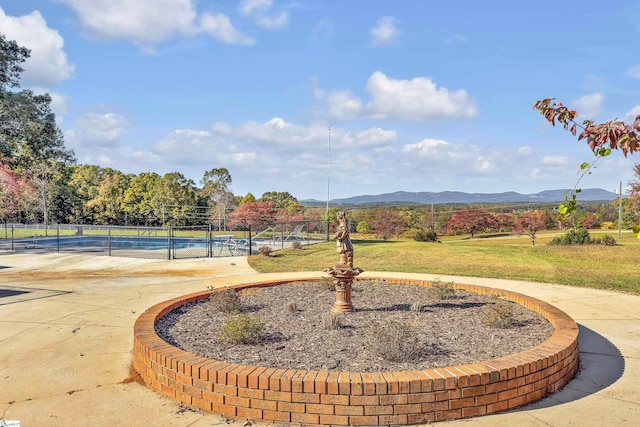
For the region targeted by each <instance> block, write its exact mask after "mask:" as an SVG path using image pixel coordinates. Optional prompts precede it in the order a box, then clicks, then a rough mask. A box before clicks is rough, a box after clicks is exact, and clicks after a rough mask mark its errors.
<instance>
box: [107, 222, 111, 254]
mask: <svg viewBox="0 0 640 427" xmlns="http://www.w3.org/2000/svg"><path fill="white" fill-rule="evenodd" d="M107 235H108V236H109V237H108V242H109V256H111V227H109V228H107Z"/></svg>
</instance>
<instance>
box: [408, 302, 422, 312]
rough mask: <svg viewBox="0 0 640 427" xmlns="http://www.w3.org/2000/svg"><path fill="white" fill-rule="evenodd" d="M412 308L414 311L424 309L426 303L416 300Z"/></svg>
mask: <svg viewBox="0 0 640 427" xmlns="http://www.w3.org/2000/svg"><path fill="white" fill-rule="evenodd" d="M410 310H411V311H414V312H421V311H422V310H424V305H423V304H422V303H421V302H418V301H415V302H414V303H413V304H411V307H410Z"/></svg>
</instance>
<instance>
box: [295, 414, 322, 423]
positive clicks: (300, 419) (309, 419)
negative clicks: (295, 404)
mask: <svg viewBox="0 0 640 427" xmlns="http://www.w3.org/2000/svg"><path fill="white" fill-rule="evenodd" d="M291 422H292V423H300V424H318V423H319V422H320V415H316V414H299V413H292V414H291Z"/></svg>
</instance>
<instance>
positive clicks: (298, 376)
mask: <svg viewBox="0 0 640 427" xmlns="http://www.w3.org/2000/svg"><path fill="white" fill-rule="evenodd" d="M305 375H307V371H301V370H299V371H296V373H295V374H294V375H293V378H291V391H292V392H294V393H302V391H303V390H304V387H303V383H302V382H303V380H304V377H305Z"/></svg>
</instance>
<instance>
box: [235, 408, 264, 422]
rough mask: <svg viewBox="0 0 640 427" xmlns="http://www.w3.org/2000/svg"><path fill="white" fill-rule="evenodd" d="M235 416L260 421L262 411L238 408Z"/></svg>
mask: <svg viewBox="0 0 640 427" xmlns="http://www.w3.org/2000/svg"><path fill="white" fill-rule="evenodd" d="M236 416H237V417H239V418H249V419H252V420H260V419H262V410H261V409H252V408H238V409H237V411H236Z"/></svg>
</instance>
